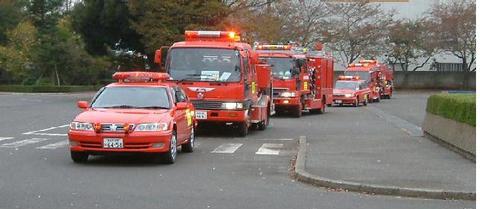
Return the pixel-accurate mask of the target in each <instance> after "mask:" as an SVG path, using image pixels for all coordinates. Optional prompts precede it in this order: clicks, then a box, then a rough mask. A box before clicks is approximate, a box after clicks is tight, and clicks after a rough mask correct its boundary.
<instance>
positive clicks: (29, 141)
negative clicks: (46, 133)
mask: <svg viewBox="0 0 480 209" xmlns="http://www.w3.org/2000/svg"><path fill="white" fill-rule="evenodd" d="M46 140H48V139H45V138H31V139H25V140H21V141H16V142H12V143H7V144H2V145H0V147H3V148H17V147H21V146H25V145H28V144H35V143H38V142H43V141H46Z"/></svg>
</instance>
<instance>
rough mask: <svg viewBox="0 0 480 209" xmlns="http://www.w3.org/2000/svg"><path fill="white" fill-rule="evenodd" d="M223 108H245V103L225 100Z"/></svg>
mask: <svg viewBox="0 0 480 209" xmlns="http://www.w3.org/2000/svg"><path fill="white" fill-rule="evenodd" d="M222 109H227V110H235V109H243V103H240V102H225V103H223V104H222Z"/></svg>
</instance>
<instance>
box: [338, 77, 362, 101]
mask: <svg viewBox="0 0 480 209" xmlns="http://www.w3.org/2000/svg"><path fill="white" fill-rule="evenodd" d="M369 94H370V88H369V87H368V83H367V82H366V81H364V80H360V76H339V77H338V80H337V81H336V82H335V89H333V102H334V104H336V105H340V106H343V105H353V106H354V107H357V106H359V104H361V103H362V104H363V105H364V106H366V105H367V104H368V95H369Z"/></svg>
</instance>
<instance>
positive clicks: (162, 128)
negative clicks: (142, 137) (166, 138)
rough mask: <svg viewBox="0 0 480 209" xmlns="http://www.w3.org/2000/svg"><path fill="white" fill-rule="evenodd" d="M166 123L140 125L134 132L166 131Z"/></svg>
mask: <svg viewBox="0 0 480 209" xmlns="http://www.w3.org/2000/svg"><path fill="white" fill-rule="evenodd" d="M166 130H168V124H167V123H142V124H138V125H137V126H136V127H135V131H166Z"/></svg>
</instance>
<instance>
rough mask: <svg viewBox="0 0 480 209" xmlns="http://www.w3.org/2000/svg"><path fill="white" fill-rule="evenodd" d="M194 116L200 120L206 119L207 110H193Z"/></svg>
mask: <svg viewBox="0 0 480 209" xmlns="http://www.w3.org/2000/svg"><path fill="white" fill-rule="evenodd" d="M195 118H196V119H200V120H205V119H207V111H198V110H197V111H195Z"/></svg>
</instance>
